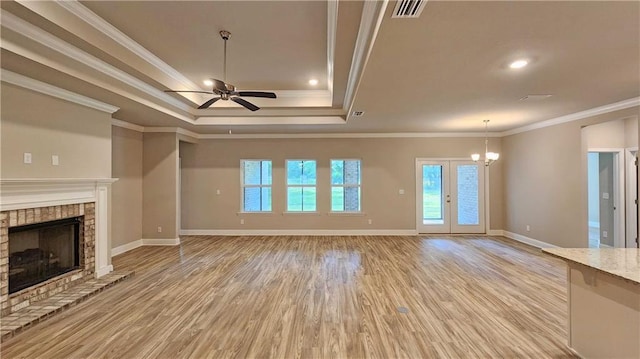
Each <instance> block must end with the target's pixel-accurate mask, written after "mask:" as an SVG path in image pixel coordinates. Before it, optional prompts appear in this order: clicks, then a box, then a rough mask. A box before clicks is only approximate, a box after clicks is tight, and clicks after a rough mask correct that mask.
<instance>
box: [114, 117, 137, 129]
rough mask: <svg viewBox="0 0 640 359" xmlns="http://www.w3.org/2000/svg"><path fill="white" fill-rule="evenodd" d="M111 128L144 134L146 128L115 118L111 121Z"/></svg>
mask: <svg viewBox="0 0 640 359" xmlns="http://www.w3.org/2000/svg"><path fill="white" fill-rule="evenodd" d="M111 126H116V127H121V128H126V129H128V130H132V131H136V132H144V127H143V126H139V125H136V124H133V123H131V122H126V121H121V120H118V119H115V118H112V119H111Z"/></svg>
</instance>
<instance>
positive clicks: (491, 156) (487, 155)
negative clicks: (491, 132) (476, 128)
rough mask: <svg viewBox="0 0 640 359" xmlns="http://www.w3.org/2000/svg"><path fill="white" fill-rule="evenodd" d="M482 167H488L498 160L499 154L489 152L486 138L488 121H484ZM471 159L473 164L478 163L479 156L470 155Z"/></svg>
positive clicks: (477, 154)
mask: <svg viewBox="0 0 640 359" xmlns="http://www.w3.org/2000/svg"><path fill="white" fill-rule="evenodd" d="M482 122H484V165H485V166H489V165H490V164H492V163H493V162H494V161H495V160H497V159H498V158H500V154H499V153H497V152H489V137H488V132H487V131H488V128H489V120H484V121H482ZM471 159H472V160H473V161H474V162H478V161H479V160H480V154H479V153H474V154H472V155H471Z"/></svg>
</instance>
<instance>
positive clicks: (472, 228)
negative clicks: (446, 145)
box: [451, 161, 485, 233]
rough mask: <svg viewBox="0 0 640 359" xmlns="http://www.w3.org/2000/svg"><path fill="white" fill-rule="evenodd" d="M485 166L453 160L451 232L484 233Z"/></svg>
mask: <svg viewBox="0 0 640 359" xmlns="http://www.w3.org/2000/svg"><path fill="white" fill-rule="evenodd" d="M483 170H484V166H482V165H479V164H478V163H476V162H473V161H451V181H452V193H451V198H452V204H453V206H451V212H452V216H453V221H452V224H451V233H484V232H485V228H484V201H483V200H482V199H483V198H484V181H483V178H484V171H483Z"/></svg>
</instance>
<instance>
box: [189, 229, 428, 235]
mask: <svg viewBox="0 0 640 359" xmlns="http://www.w3.org/2000/svg"><path fill="white" fill-rule="evenodd" d="M180 235H181V236H415V235H418V232H417V231H416V230H415V229H345V230H334V229H182V230H180Z"/></svg>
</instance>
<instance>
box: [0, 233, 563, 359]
mask: <svg viewBox="0 0 640 359" xmlns="http://www.w3.org/2000/svg"><path fill="white" fill-rule="evenodd" d="M113 263H114V265H115V267H116V269H134V270H135V271H136V275H135V277H134V278H132V279H130V280H128V281H126V282H123V283H121V284H119V285H117V286H115V287H114V288H111V289H109V290H107V291H105V292H104V293H102V294H100V295H98V296H96V297H94V298H92V299H90V300H88V301H86V302H84V303H82V304H80V305H78V306H77V307H74V308H73V309H71V310H69V311H67V312H65V313H63V314H61V315H60V316H58V317H55V318H52V319H50V320H47V321H46V322H44V323H42V324H38V325H36V326H35V327H33V328H31V329H28V330H27V331H26V332H24V333H22V334H19V335H18V336H16V337H15V338H12V339H10V340H9V341H7V342H6V343H4V344H3V347H2V353H1V354H2V358H3V359H4V358H17V357H23V358H103V357H104V358H107V357H108V358H187V357H189V358H449V357H452V358H566V357H572V354H571V352H570V351H569V350H568V349H567V347H566V344H565V343H566V321H567V313H566V312H567V306H566V287H565V276H566V272H565V267H564V263H563V262H562V261H560V260H557V259H553V258H551V257H549V256H546V255H544V254H542V253H541V252H540V251H538V250H536V249H533V248H530V247H527V246H524V245H520V244H514V243H513V242H511V241H508V240H505V239H501V238H497V237H478V236H459V237H368V236H352V237H324V236H318V237H313V236H304V237H288V236H282V237H209V236H201V237H183V238H182V244H181V246H180V247H144V248H139V249H136V250H133V251H131V252H128V253H126V254H123V255H120V256H118V257H116V258H114V261H113ZM399 308H400V311H399V310H398V309H399ZM402 308H406V309H407V310H408V312H406V313H402V311H403V310H402Z"/></svg>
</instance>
